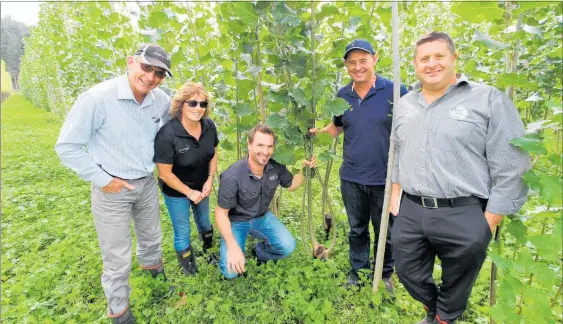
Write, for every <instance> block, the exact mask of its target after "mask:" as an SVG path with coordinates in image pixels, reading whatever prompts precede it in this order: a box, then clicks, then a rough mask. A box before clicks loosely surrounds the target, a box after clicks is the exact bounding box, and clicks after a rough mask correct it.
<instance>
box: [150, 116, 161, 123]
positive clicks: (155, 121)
mask: <svg viewBox="0 0 563 324" xmlns="http://www.w3.org/2000/svg"><path fill="white" fill-rule="evenodd" d="M151 118H152V120H153V121H154V123H155V124H156V123H158V122H159V121H160V118H159V117H151Z"/></svg>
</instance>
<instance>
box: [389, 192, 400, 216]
mask: <svg viewBox="0 0 563 324" xmlns="http://www.w3.org/2000/svg"><path fill="white" fill-rule="evenodd" d="M400 200H401V195H400V194H395V193H392V194H391V201H390V202H389V212H390V213H391V214H393V216H397V215H398V214H399V204H400Z"/></svg>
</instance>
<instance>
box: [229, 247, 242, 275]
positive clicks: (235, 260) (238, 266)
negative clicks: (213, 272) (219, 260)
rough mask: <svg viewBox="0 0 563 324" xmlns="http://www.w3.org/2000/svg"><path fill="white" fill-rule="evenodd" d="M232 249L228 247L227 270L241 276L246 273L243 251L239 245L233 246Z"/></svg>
mask: <svg viewBox="0 0 563 324" xmlns="http://www.w3.org/2000/svg"><path fill="white" fill-rule="evenodd" d="M233 245H234V246H232V247H227V262H228V265H227V269H228V270H229V271H233V272H236V273H238V274H241V273H243V272H245V271H246V269H245V268H244V264H245V262H246V261H245V259H244V254H243V253H242V250H241V249H240V247H239V246H238V245H237V244H233Z"/></svg>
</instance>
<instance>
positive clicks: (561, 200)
mask: <svg viewBox="0 0 563 324" xmlns="http://www.w3.org/2000/svg"><path fill="white" fill-rule="evenodd" d="M540 188H541V190H540V194H541V196H542V197H543V198H544V199H545V200H547V202H548V203H549V204H550V205H552V206H561V205H562V204H563V197H562V196H563V190H562V189H561V178H557V177H554V176H553V175H550V174H545V173H542V174H540Z"/></svg>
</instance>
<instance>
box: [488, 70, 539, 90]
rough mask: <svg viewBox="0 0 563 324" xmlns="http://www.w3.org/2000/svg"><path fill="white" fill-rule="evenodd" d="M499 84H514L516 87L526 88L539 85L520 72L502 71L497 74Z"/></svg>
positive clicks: (532, 88)
mask: <svg viewBox="0 0 563 324" xmlns="http://www.w3.org/2000/svg"><path fill="white" fill-rule="evenodd" d="M497 86H502V87H509V86H513V87H516V88H524V89H531V90H535V89H537V87H538V85H537V84H536V83H534V82H532V81H530V80H529V78H528V77H527V76H524V75H520V74H518V73H501V74H500V75H498V76H497Z"/></svg>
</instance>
